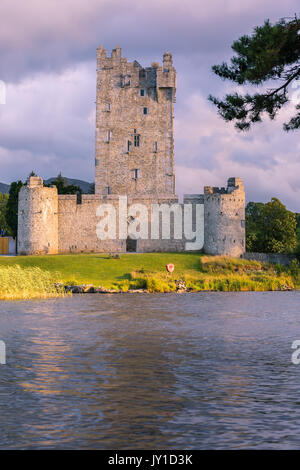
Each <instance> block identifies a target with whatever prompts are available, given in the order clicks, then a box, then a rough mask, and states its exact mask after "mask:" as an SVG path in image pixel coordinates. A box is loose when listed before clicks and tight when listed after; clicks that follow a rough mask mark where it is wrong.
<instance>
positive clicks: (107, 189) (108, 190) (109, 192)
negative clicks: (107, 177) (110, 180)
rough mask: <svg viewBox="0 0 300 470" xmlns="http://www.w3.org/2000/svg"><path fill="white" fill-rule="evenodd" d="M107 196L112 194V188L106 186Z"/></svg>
mask: <svg viewBox="0 0 300 470" xmlns="http://www.w3.org/2000/svg"><path fill="white" fill-rule="evenodd" d="M106 194H111V187H110V186H106Z"/></svg>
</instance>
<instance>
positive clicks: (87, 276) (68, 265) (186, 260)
mask: <svg viewBox="0 0 300 470" xmlns="http://www.w3.org/2000/svg"><path fill="white" fill-rule="evenodd" d="M200 256H201V255H199V253H192V254H190V253H188V254H187V253H145V254H135V253H133V254H122V255H120V259H111V258H110V257H109V256H108V255H106V254H78V255H77V254H76V255H49V256H17V257H1V258H0V267H1V266H15V265H19V266H21V267H23V268H26V267H33V266H35V267H39V268H41V269H43V270H46V271H50V272H52V273H53V272H55V273H56V272H57V273H59V274H60V277H61V279H62V280H63V281H64V282H66V283H67V282H71V281H73V282H76V283H79V284H94V285H95V286H98V285H99V286H100V285H101V286H104V287H110V286H111V285H112V283H114V282H119V281H122V280H126V279H129V278H130V276H131V273H132V272H136V271H141V270H144V271H145V272H151V273H157V274H159V273H161V274H164V275H165V273H166V264H168V263H173V264H175V272H174V274H173V277H174V278H175V279H177V277H178V278H181V277H183V276H184V275H195V276H197V275H198V274H199V271H200V262H199V259H200ZM169 277H170V276H169Z"/></svg>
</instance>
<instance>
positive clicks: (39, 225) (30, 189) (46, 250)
mask: <svg viewBox="0 0 300 470" xmlns="http://www.w3.org/2000/svg"><path fill="white" fill-rule="evenodd" d="M57 212H58V195H57V188H56V187H53V188H45V187H44V186H43V180H42V178H39V177H31V178H30V179H29V181H28V184H27V186H23V187H22V188H21V190H20V194H19V208H18V253H19V254H51V253H57V251H58V214H57Z"/></svg>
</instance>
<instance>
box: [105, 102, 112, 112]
mask: <svg viewBox="0 0 300 470" xmlns="http://www.w3.org/2000/svg"><path fill="white" fill-rule="evenodd" d="M106 111H111V104H110V103H106Z"/></svg>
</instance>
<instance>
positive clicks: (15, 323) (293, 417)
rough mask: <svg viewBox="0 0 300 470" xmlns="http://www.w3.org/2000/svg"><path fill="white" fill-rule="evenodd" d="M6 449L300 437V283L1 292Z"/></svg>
mask: <svg viewBox="0 0 300 470" xmlns="http://www.w3.org/2000/svg"><path fill="white" fill-rule="evenodd" d="M0 339H1V340H4V341H5V343H6V347H7V364H6V365H0V417H1V418H0V419H1V421H0V422H1V427H0V448H1V449H52V448H56V449H78V448H79V449H172V448H173V449H176V448H177V449H249V448H259V449H261V448H265V449H288V448H290V449H291V448H293V449H295V448H299V447H300V435H299V429H300V365H298V366H297V365H294V364H292V362H291V355H292V352H293V350H292V349H291V345H292V342H293V341H294V340H297V339H298V340H300V292H274V293H271V292H266V293H254V292H253V293H198V294H163V295H160V294H157V295H155V294H152V295H147V294H128V295H119V294H114V295H86V296H73V298H68V299H58V300H46V301H39V302H12V303H6V302H0Z"/></svg>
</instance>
